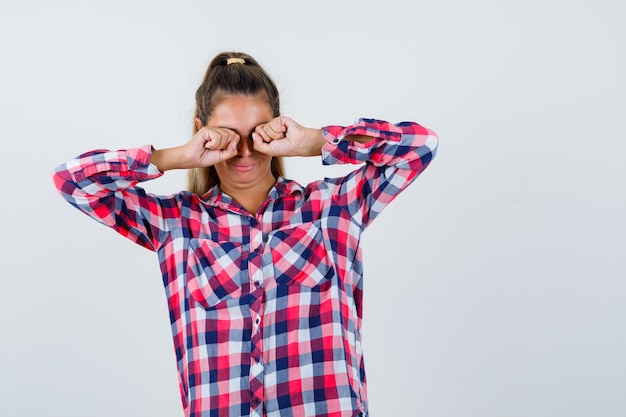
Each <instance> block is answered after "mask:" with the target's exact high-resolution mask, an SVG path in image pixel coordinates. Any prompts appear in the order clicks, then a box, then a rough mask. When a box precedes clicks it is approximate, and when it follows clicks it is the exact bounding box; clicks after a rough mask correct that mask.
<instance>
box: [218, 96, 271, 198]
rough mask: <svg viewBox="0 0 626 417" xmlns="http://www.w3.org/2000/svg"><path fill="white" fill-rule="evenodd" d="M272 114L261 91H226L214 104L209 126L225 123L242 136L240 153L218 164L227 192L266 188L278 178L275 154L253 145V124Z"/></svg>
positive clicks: (221, 184)
mask: <svg viewBox="0 0 626 417" xmlns="http://www.w3.org/2000/svg"><path fill="white" fill-rule="evenodd" d="M273 118H274V117H273V113H272V111H271V108H270V105H269V104H268V103H267V100H265V99H264V97H263V96H262V95H257V96H246V95H227V96H225V97H224V98H222V99H221V100H220V101H219V103H218V104H217V105H216V106H215V109H214V110H213V114H212V116H211V117H210V118H209V120H207V126H214V127H225V128H228V129H231V130H233V131H234V132H235V133H237V134H238V135H239V136H240V140H239V145H238V146H237V151H238V152H237V155H236V156H235V157H233V158H231V159H228V160H226V161H222V162H220V163H218V164H216V165H215V170H216V171H217V175H218V176H219V178H220V188H221V189H222V190H224V191H225V192H226V193H229V191H249V190H257V189H258V190H260V191H263V192H267V191H268V190H269V188H271V187H272V186H273V185H274V183H275V182H276V179H275V178H274V176H273V175H272V170H271V163H272V157H271V156H269V155H265V154H263V153H260V152H257V151H255V150H254V148H253V146H252V132H253V131H254V128H255V127H257V126H258V125H260V124H261V123H266V122H269V121H270V120H272V119H273Z"/></svg>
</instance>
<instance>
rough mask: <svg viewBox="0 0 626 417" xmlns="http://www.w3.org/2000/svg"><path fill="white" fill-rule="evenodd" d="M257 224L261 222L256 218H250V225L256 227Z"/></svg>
mask: <svg viewBox="0 0 626 417" xmlns="http://www.w3.org/2000/svg"><path fill="white" fill-rule="evenodd" d="M257 224H259V222H257V220H256V219H250V226H252V227H256V225H257Z"/></svg>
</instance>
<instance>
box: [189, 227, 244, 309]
mask: <svg viewBox="0 0 626 417" xmlns="http://www.w3.org/2000/svg"><path fill="white" fill-rule="evenodd" d="M241 255H242V248H241V244H237V243H231V242H214V241H210V240H198V239H191V240H190V242H189V256H188V258H187V288H188V290H189V293H190V297H191V298H192V299H193V300H195V301H197V302H198V303H200V305H202V306H203V307H204V308H212V307H215V306H217V305H218V304H220V303H221V302H224V301H227V300H230V299H234V298H239V297H241V293H242V291H241V286H242V283H243V275H244V274H245V273H246V271H242V268H241V262H242V260H241Z"/></svg>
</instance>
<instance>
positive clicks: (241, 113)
mask: <svg viewBox="0 0 626 417" xmlns="http://www.w3.org/2000/svg"><path fill="white" fill-rule="evenodd" d="M437 142H438V141H437V137H436V135H435V133H433V132H432V131H431V130H429V129H427V128H424V127H422V126H420V125H418V124H415V123H410V122H404V123H399V124H396V125H394V124H390V123H387V122H383V121H378V120H372V119H360V120H359V121H358V123H356V124H355V125H351V126H346V127H344V126H328V127H325V128H322V129H312V128H306V127H303V126H300V125H299V124H298V123H296V122H295V121H293V120H291V119H289V118H287V117H284V116H281V115H280V110H279V97H278V90H277V88H276V86H275V85H274V83H273V82H272V80H271V79H270V77H269V76H268V75H267V73H266V72H265V71H264V70H263V69H262V68H261V67H260V66H259V64H258V63H257V62H256V61H255V60H254V59H253V58H252V57H250V56H249V55H246V54H243V53H234V52H230V53H222V54H220V55H218V56H216V57H215V58H214V59H213V61H212V62H211V64H210V66H209V68H208V70H207V72H206V75H205V78H204V81H203V83H202V85H201V86H200V88H199V89H198V91H197V93H196V113H195V134H194V135H193V137H192V138H191V140H190V141H189V142H188V143H186V144H185V145H182V146H179V147H175V148H169V149H160V150H156V149H154V148H153V147H152V146H150V145H146V146H143V147H141V148H134V149H127V150H119V151H103V150H99V151H92V152H88V153H85V154H83V155H81V156H79V157H78V158H76V159H74V160H72V161H70V162H68V163H67V164H64V165H61V166H60V167H58V168H57V169H56V171H55V174H54V182H55V184H56V187H57V188H58V190H59V191H60V192H61V194H62V195H63V197H64V198H65V199H66V200H67V201H68V202H70V203H71V204H72V205H74V206H75V207H77V208H78V209H79V210H81V211H83V212H84V213H86V214H88V215H89V216H91V217H93V218H95V219H96V220H98V221H100V222H102V223H104V224H105V225H107V226H109V227H111V228H113V229H114V230H116V231H117V232H118V233H120V234H121V235H123V236H126V237H127V238H129V239H131V240H132V241H134V242H136V243H138V244H140V245H142V246H144V247H146V248H148V249H150V250H153V251H155V252H156V253H157V254H158V258H159V262H160V266H161V272H162V274H163V284H164V286H165V292H166V295H167V302H168V305H169V310H170V321H171V326H172V334H173V337H174V347H175V351H176V359H177V362H178V374H179V384H180V391H181V397H182V402H183V408H184V410H185V415H186V416H193V417H201V416H202V417H204V416H207V417H208V416H220V417H221V416H281V417H285V416H294V417H301V416H316V417H322V416H327V417H331V416H332V417H347V416H350V417H353V416H358V415H367V413H368V405H367V394H366V382H365V381H366V380H365V371H364V367H363V354H362V350H361V335H360V328H361V317H362V315H361V312H362V258H361V250H360V247H359V242H360V239H361V233H362V232H363V231H364V230H365V228H366V227H367V226H368V225H369V224H370V222H371V221H372V220H374V218H375V217H376V216H377V215H378V213H380V211H381V210H382V209H383V208H384V207H385V206H386V205H387V204H388V203H389V202H391V200H393V199H394V197H396V196H397V195H398V193H400V192H401V191H402V190H403V189H405V188H406V187H407V186H408V185H409V184H410V183H411V182H412V181H413V180H414V179H415V178H416V177H417V176H418V174H419V173H421V172H422V171H423V170H424V169H425V168H426V167H427V166H428V164H429V163H430V161H431V160H432V158H433V157H434V155H435V151H436V147H437ZM317 155H321V156H322V161H323V163H324V164H336V163H343V164H345V163H350V164H360V165H361V166H360V167H359V168H358V169H356V170H355V171H354V172H352V173H350V174H349V175H347V176H345V177H342V178H334V179H325V180H320V181H316V182H313V183H311V184H309V185H307V186H302V185H300V184H298V183H297V182H295V181H291V180H287V179H285V178H284V177H283V175H284V173H283V167H282V163H281V159H280V157H285V156H317ZM170 169H188V170H190V171H189V173H190V174H189V191H182V192H179V193H178V194H175V195H172V196H169V197H162V196H155V195H151V194H149V193H146V192H145V191H144V190H143V189H142V188H140V187H139V186H138V183H139V182H141V181H146V180H150V179H153V178H157V177H159V176H160V175H163V172H165V171H167V170H170Z"/></svg>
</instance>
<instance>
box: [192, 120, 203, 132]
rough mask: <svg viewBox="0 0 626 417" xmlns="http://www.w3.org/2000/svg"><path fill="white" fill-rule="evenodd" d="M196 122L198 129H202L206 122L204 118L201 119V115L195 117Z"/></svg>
mask: <svg viewBox="0 0 626 417" xmlns="http://www.w3.org/2000/svg"><path fill="white" fill-rule="evenodd" d="M194 123H195V125H196V130H200V129H202V128H203V127H204V124H202V120H200V118H199V117H196V118H195V119H194Z"/></svg>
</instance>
